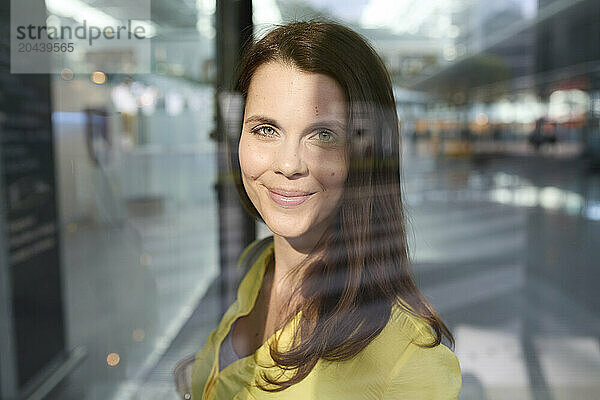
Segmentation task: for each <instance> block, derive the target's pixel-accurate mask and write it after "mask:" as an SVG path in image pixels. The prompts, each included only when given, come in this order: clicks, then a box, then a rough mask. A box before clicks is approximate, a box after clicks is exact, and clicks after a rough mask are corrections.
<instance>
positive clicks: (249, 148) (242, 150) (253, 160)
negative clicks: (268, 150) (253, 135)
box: [238, 135, 269, 183]
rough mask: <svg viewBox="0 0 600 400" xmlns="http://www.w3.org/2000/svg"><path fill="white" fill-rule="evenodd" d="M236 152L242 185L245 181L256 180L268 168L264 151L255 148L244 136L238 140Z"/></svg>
mask: <svg viewBox="0 0 600 400" xmlns="http://www.w3.org/2000/svg"><path fill="white" fill-rule="evenodd" d="M238 150H239V159H240V169H241V170H242V175H243V178H244V183H245V181H246V180H250V181H252V180H255V179H257V178H258V177H259V176H260V175H261V174H262V173H264V172H265V170H266V169H267V168H268V165H269V160H268V157H267V154H265V152H264V151H263V150H264V149H259V148H257V146H255V145H253V144H252V143H251V141H248V140H246V139H245V138H244V135H242V138H241V139H240V145H239V148H238Z"/></svg>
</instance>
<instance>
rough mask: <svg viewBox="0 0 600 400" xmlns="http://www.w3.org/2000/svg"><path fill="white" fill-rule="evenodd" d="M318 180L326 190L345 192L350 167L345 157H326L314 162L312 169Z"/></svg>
mask: <svg viewBox="0 0 600 400" xmlns="http://www.w3.org/2000/svg"><path fill="white" fill-rule="evenodd" d="M312 171H313V173H314V175H315V177H316V178H317V180H318V181H319V182H320V183H321V185H323V186H324V187H325V189H326V190H329V191H333V190H340V191H341V190H343V188H344V183H345V182H346V176H347V174H348V167H347V165H346V162H345V160H344V158H343V157H340V156H337V155H336V156H330V155H328V156H325V157H319V158H318V159H315V160H314V161H313V169H312Z"/></svg>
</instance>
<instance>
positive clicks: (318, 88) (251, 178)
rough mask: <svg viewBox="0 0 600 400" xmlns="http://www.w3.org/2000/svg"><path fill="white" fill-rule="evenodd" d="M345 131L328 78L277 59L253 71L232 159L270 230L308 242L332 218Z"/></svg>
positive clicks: (342, 108) (340, 184)
mask: <svg viewBox="0 0 600 400" xmlns="http://www.w3.org/2000/svg"><path fill="white" fill-rule="evenodd" d="M345 129H346V103H345V97H344V93H343V91H342V89H341V87H340V86H339V85H338V83H337V82H336V81H335V80H334V79H332V78H330V77H328V76H326V75H322V74H316V73H307V72H303V71H301V70H299V69H296V68H295V67H291V66H288V65H285V64H282V63H279V62H271V63H267V64H263V65H261V66H260V67H259V68H258V69H257V70H256V72H255V73H254V75H253V77H252V80H251V82H250V87H249V89H248V96H247V99H246V108H245V110H244V121H243V126H242V135H241V138H240V143H239V159H240V167H241V171H242V181H243V183H244V187H245V189H246V192H247V193H248V196H249V197H250V200H251V201H252V203H253V204H254V207H255V208H256V209H257V211H258V212H259V213H260V215H261V216H262V218H263V220H264V221H265V223H266V224H267V226H268V227H269V229H271V231H272V232H273V233H274V234H276V235H279V236H282V237H286V238H290V239H293V238H296V239H302V238H306V239H309V238H310V239H311V240H315V239H317V238H318V237H319V236H320V234H321V233H323V231H324V230H325V229H326V228H327V226H328V224H329V223H331V221H332V217H333V215H334V214H335V212H336V210H337V208H338V206H339V202H340V199H341V197H342V193H343V190H344V182H345V180H346V175H347V173H348V165H347V157H346V152H345V141H346V132H345Z"/></svg>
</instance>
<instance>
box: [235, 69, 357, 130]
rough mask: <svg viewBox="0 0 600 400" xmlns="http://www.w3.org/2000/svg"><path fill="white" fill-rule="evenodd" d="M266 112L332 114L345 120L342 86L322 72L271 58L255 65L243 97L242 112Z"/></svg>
mask: <svg viewBox="0 0 600 400" xmlns="http://www.w3.org/2000/svg"><path fill="white" fill-rule="evenodd" d="M253 112H257V113H258V112H260V113H266V112H269V113H271V114H272V115H270V116H271V117H277V118H283V119H292V118H296V119H304V118H311V119H313V118H315V117H319V118H321V117H322V118H325V117H330V118H331V117H333V118H337V119H339V120H341V121H345V117H346V101H345V96H344V92H343V90H342V88H341V87H340V85H339V84H338V83H337V82H336V81H335V80H334V79H333V78H331V77H329V76H327V75H324V74H317V73H311V72H304V71H301V70H299V69H298V68H296V67H293V66H290V65H287V64H282V63H279V62H271V63H266V64H263V65H261V66H260V67H258V68H257V70H256V71H255V73H254V75H253V76H252V80H251V81H250V86H249V88H248V96H247V99H246V115H249V114H250V113H253Z"/></svg>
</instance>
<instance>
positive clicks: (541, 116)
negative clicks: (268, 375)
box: [0, 0, 600, 400]
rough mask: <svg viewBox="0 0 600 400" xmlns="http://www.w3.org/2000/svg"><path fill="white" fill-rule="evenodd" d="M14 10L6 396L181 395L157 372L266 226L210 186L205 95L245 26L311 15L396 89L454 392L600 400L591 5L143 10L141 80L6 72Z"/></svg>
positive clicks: (216, 94)
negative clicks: (354, 44) (454, 363)
mask: <svg viewBox="0 0 600 400" xmlns="http://www.w3.org/2000/svg"><path fill="white" fill-rule="evenodd" d="M9 3H10V2H7V1H2V4H3V8H2V11H3V13H2V15H3V17H2V18H3V19H2V21H3V23H2V25H4V26H5V27H6V29H5V28H2V29H5V30H3V35H2V36H3V37H2V39H1V41H2V43H1V46H2V48H1V49H0V50H1V51H0V68H1V69H2V73H1V81H0V105H1V107H2V108H1V109H0V131H1V135H2V141H1V147H2V151H1V152H0V171H1V173H2V174H1V181H0V187H1V190H2V201H1V202H0V211H1V213H2V215H1V216H0V220H1V221H0V224H1V225H0V226H1V228H2V229H1V230H0V243H1V250H0V263H1V264H0V308H1V309H0V355H1V360H2V362H1V363H0V394H1V395H0V397H1V398H2V399H5V398H6V399H13V398H14V399H17V398H19V399H21V398H40V399H41V398H47V399H177V398H178V397H177V394H176V392H175V388H174V384H173V378H172V370H173V367H174V366H175V364H176V362H177V361H179V360H180V359H182V358H184V357H185V356H188V355H190V354H194V353H195V352H197V351H198V350H199V349H200V348H201V347H202V346H203V345H204V341H205V340H206V337H207V335H208V333H209V332H210V331H211V330H212V329H213V328H214V327H215V326H216V325H217V323H218V321H219V318H220V316H221V315H222V313H223V311H224V310H225V309H226V307H227V306H228V305H229V304H230V303H231V301H232V297H231V296H233V294H232V292H231V289H230V288H229V287H230V285H229V283H230V282H232V280H233V279H235V276H234V275H235V262H236V260H237V257H238V256H239V254H240V251H241V249H243V248H244V247H245V246H246V245H247V244H248V243H249V242H251V241H252V240H254V239H255V238H258V237H263V236H265V235H267V234H268V230H267V229H266V227H265V226H260V225H257V226H255V225H254V223H253V222H252V221H249V220H248V218H247V217H245V216H244V214H243V211H242V210H241V209H240V207H239V204H238V203H237V200H236V199H235V196H236V195H235V193H234V192H233V191H232V188H231V183H230V182H229V181H228V180H227V179H226V175H227V170H226V162H225V160H226V155H225V153H224V139H223V137H224V134H223V131H224V123H223V121H222V118H221V117H220V116H219V110H221V109H222V108H223V105H222V104H221V105H219V101H218V100H219V99H222V97H221V96H220V93H224V92H226V89H227V88H228V87H229V86H228V85H229V84H230V80H231V77H232V73H233V66H234V65H235V64H236V62H237V60H238V57H239V54H238V50H239V48H240V46H241V43H242V42H243V40H244V39H245V38H247V37H248V35H249V34H250V33H251V32H252V30H254V32H255V33H257V34H259V35H260V34H261V32H265V31H266V30H268V29H269V27H270V26H271V24H277V23H285V22H288V21H291V20H294V19H296V20H303V19H309V18H313V17H319V16H325V17H328V18H331V19H335V20H337V21H339V22H342V23H344V24H346V25H348V26H349V27H351V28H352V29H354V30H356V31H357V32H359V33H360V34H362V35H363V36H365V37H366V38H367V39H368V40H369V41H370V42H371V44H372V45H373V46H374V48H375V49H376V50H377V51H378V53H379V54H380V56H381V57H382V59H383V60H384V62H385V63H386V65H387V68H388V70H389V72H390V74H391V76H392V80H393V83H394V92H395V97H396V103H397V110H398V114H399V116H400V118H401V135H402V154H403V171H402V172H403V178H404V182H403V185H404V189H405V194H406V199H407V214H408V216H409V242H410V246H411V247H410V249H411V255H412V259H413V261H414V270H415V275H416V278H417V280H418V283H419V285H420V287H421V288H422V290H423V292H424V293H425V295H426V296H427V297H428V298H429V299H430V301H431V302H432V303H433V305H434V306H435V307H436V309H437V310H438V311H439V313H440V315H441V317H442V318H443V319H444V321H445V322H446V323H447V324H448V325H449V326H450V328H451V330H452V331H453V332H454V334H455V338H456V348H455V352H456V355H457V356H458V358H459V360H460V364H461V369H462V374H463V390H462V393H461V397H460V398H461V399H535V400H538V399H544V400H545V399H597V398H599V397H600V383H599V380H598V377H599V376H600V343H599V339H600V295H599V294H598V289H597V282H598V278H600V272H599V271H598V268H599V267H600V261H599V258H600V253H599V252H598V248H599V247H600V123H599V121H600V119H599V118H600V46H599V45H598V43H600V2H598V1H596V0H497V1H494V2H489V1H483V0H435V1H434V0H396V1H394V0H348V1H332V0H304V1H289V0H253V1H250V0H243V1H234V0H224V1H220V0H216V1H215V0H152V1H151V2H150V19H149V20H145V21H143V23H144V24H145V25H144V26H146V27H147V28H148V31H149V32H151V39H150V40H151V65H150V73H147V74H125V73H120V74H111V73H106V72H104V71H103V70H102V69H98V70H96V71H93V72H92V73H78V72H77V68H76V67H73V68H63V69H62V70H61V72H60V73H57V74H42V75H16V74H10V73H9V67H8V66H9V64H10V60H9V52H8V46H9V41H8V31H7V29H8V28H7V26H8V24H7V21H8V16H9V15H10V13H9ZM42 3H43V2H42ZM129 3H131V5H132V6H133V5H135V2H128V4H127V5H121V6H122V7H128V6H129ZM45 12H46V13H47V14H46V15H47V16H48V18H50V19H52V21H53V22H54V23H60V24H61V25H73V24H76V23H77V21H80V20H81V18H82V16H87V18H93V17H94V16H95V17H96V18H109V17H110V18H116V19H118V18H119V16H118V15H114V10H113V8H111V7H105V6H98V4H97V2H95V1H92V0H61V1H56V0H46V1H45ZM104 56H106V55H102V54H100V55H98V54H95V55H89V57H96V58H102V57H104ZM67 61H69V62H72V63H73V64H72V65H75V66H77V65H78V63H82V62H87V61H89V60H87V59H83V60H82V59H73V60H68V59H67Z"/></svg>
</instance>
